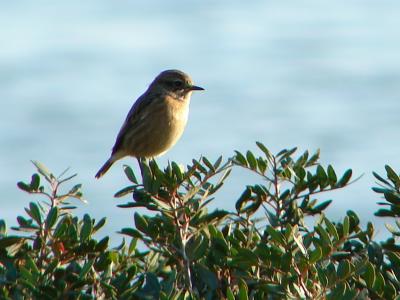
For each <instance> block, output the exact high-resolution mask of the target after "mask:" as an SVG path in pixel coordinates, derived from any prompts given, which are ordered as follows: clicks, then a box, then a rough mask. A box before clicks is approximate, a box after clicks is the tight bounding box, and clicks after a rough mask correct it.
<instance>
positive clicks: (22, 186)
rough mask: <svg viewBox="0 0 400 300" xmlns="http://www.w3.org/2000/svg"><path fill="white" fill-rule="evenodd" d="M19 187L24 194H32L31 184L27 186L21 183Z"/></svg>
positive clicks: (18, 184)
mask: <svg viewBox="0 0 400 300" xmlns="http://www.w3.org/2000/svg"><path fill="white" fill-rule="evenodd" d="M17 186H18V188H19V189H21V190H23V191H24V192H28V193H31V192H32V189H31V186H30V185H29V184H26V183H25V182H22V181H19V182H18V183H17Z"/></svg>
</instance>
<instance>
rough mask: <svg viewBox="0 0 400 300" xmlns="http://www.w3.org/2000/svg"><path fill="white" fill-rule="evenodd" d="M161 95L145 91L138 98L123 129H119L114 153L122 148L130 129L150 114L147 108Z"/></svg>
mask: <svg viewBox="0 0 400 300" xmlns="http://www.w3.org/2000/svg"><path fill="white" fill-rule="evenodd" d="M159 96H160V95H158V94H153V95H151V94H149V93H144V94H143V95H142V96H140V97H139V98H138V99H137V100H136V102H135V103H134V104H133V106H132V108H131V109H130V110H129V112H128V115H127V116H126V119H125V121H124V123H123V124H122V127H121V129H120V130H119V133H118V136H117V139H116V141H115V144H114V147H113V149H112V154H115V153H116V152H118V151H119V150H120V149H121V146H122V145H123V141H124V138H125V137H126V135H127V134H126V133H127V132H128V131H129V130H133V129H134V128H135V127H137V125H138V124H139V123H140V122H142V121H143V119H145V118H146V117H147V116H148V111H146V108H147V107H148V105H149V104H150V103H151V102H152V101H153V100H154V99H155V98H156V97H159Z"/></svg>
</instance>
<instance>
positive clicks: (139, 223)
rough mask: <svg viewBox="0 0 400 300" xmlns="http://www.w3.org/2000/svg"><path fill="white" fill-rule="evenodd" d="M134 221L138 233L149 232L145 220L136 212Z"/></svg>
mask: <svg viewBox="0 0 400 300" xmlns="http://www.w3.org/2000/svg"><path fill="white" fill-rule="evenodd" d="M134 219H135V226H136V228H137V229H138V230H139V231H141V232H143V233H146V234H147V233H148V231H149V224H148V222H147V220H146V219H145V218H144V217H143V216H141V215H140V214H138V213H137V212H135V215H134Z"/></svg>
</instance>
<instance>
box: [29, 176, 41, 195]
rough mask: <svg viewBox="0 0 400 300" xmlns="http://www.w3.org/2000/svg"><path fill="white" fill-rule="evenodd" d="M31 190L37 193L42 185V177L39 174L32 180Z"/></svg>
mask: <svg viewBox="0 0 400 300" xmlns="http://www.w3.org/2000/svg"><path fill="white" fill-rule="evenodd" d="M30 185H31V190H34V191H37V190H38V189H39V185H40V177H39V175H38V174H36V173H35V174H33V175H32V179H31V184H30Z"/></svg>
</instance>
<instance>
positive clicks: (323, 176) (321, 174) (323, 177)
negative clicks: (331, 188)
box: [317, 165, 328, 189]
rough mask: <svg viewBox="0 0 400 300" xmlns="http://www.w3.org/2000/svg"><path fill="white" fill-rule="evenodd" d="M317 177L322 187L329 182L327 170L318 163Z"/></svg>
mask: <svg viewBox="0 0 400 300" xmlns="http://www.w3.org/2000/svg"><path fill="white" fill-rule="evenodd" d="M317 178H318V182H319V184H320V186H321V188H322V189H323V188H324V187H325V186H326V184H327V181H328V176H327V175H326V173H325V170H324V168H323V167H322V166H321V165H318V167H317Z"/></svg>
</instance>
